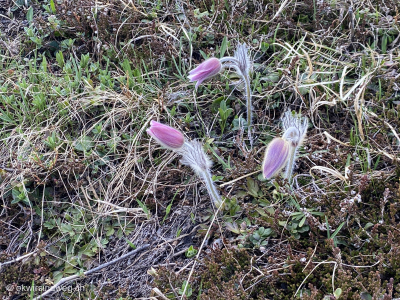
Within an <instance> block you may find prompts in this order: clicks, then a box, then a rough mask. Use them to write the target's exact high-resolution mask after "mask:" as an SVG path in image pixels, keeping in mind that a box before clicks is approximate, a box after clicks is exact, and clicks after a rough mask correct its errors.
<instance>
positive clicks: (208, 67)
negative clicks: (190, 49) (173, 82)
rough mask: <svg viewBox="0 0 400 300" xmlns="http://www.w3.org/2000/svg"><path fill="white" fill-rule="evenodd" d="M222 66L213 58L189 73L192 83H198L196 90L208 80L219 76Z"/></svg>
mask: <svg viewBox="0 0 400 300" xmlns="http://www.w3.org/2000/svg"><path fill="white" fill-rule="evenodd" d="M221 67H222V64H221V62H220V61H219V59H218V58H215V57H212V58H209V59H207V60H206V61H204V62H202V63H201V64H200V65H198V66H197V68H195V69H193V70H192V71H190V72H189V76H188V78H189V79H190V81H191V82H193V81H197V83H196V88H197V87H198V86H199V85H200V84H201V83H202V82H203V81H204V80H206V79H208V78H211V77H212V76H214V75H217V74H218V73H219V72H220V71H221Z"/></svg>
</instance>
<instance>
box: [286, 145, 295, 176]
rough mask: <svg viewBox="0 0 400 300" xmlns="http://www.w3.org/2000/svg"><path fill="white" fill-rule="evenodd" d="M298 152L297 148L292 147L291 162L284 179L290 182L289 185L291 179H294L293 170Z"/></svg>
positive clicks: (290, 152)
mask: <svg viewBox="0 0 400 300" xmlns="http://www.w3.org/2000/svg"><path fill="white" fill-rule="evenodd" d="M296 151H297V147H294V146H293V145H290V150H289V160H288V162H287V165H286V170H285V176H284V178H286V179H287V180H288V181H289V183H290V182H291V177H292V173H293V168H294V162H295V161H296Z"/></svg>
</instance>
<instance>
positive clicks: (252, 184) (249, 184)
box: [247, 177, 260, 197]
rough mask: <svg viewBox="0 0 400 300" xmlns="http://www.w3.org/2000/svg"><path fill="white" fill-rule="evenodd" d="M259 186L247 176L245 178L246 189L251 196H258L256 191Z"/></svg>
mask: <svg viewBox="0 0 400 300" xmlns="http://www.w3.org/2000/svg"><path fill="white" fill-rule="evenodd" d="M259 189H260V187H259V186H258V184H257V182H256V181H255V180H254V179H252V178H250V177H248V178H247V191H248V192H249V194H250V195H252V196H253V197H258V191H259Z"/></svg>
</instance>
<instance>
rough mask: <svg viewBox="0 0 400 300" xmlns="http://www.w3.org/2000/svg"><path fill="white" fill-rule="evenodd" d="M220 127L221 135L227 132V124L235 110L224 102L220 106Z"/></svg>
mask: <svg viewBox="0 0 400 300" xmlns="http://www.w3.org/2000/svg"><path fill="white" fill-rule="evenodd" d="M218 111H219V116H220V120H219V125H220V126H221V134H223V133H224V131H225V126H226V122H227V121H228V118H229V116H230V115H231V114H232V112H233V109H232V108H230V107H227V106H226V101H225V100H222V101H221V103H220V106H219V109H218Z"/></svg>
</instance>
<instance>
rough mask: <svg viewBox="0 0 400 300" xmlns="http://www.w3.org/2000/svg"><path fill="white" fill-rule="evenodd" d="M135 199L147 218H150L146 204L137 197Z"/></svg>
mask: <svg viewBox="0 0 400 300" xmlns="http://www.w3.org/2000/svg"><path fill="white" fill-rule="evenodd" d="M136 201H137V203H138V204H139V206H140V208H141V209H143V211H144V212H145V214H146V215H147V218H150V211H149V209H148V208H147V206H146V205H145V204H144V203H143V202H142V201H140V200H139V199H136Z"/></svg>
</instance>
